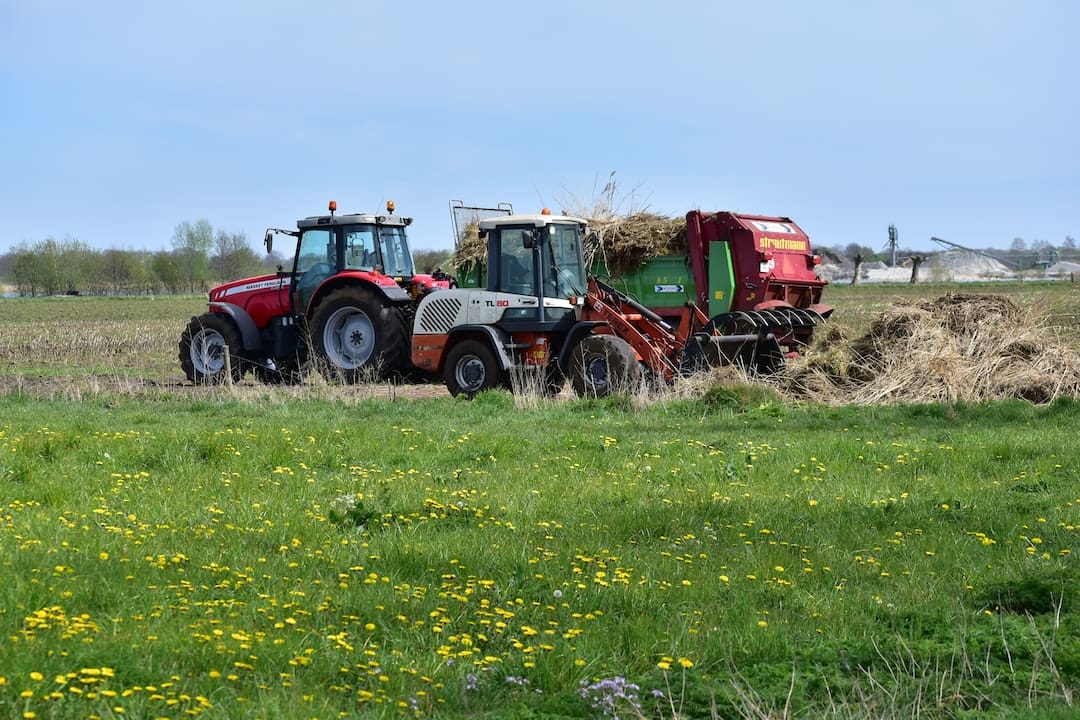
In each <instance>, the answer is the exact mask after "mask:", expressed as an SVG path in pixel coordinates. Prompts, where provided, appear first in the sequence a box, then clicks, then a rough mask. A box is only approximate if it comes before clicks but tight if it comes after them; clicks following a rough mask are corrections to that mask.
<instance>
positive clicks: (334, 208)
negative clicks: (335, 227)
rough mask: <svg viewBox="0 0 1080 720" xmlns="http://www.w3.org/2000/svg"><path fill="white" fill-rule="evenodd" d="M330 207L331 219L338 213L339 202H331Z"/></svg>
mask: <svg viewBox="0 0 1080 720" xmlns="http://www.w3.org/2000/svg"><path fill="white" fill-rule="evenodd" d="M328 207H329V208H330V217H333V216H334V213H335V212H337V200H331V201H330V205H328Z"/></svg>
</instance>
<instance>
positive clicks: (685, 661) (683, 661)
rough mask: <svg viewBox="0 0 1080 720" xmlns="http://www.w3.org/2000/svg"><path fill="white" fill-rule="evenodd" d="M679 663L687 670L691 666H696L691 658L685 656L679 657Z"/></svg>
mask: <svg viewBox="0 0 1080 720" xmlns="http://www.w3.org/2000/svg"><path fill="white" fill-rule="evenodd" d="M679 664H680V665H682V666H683V668H684V669H686V670H689V669H690V668H692V667H694V661H693V660H691V659H690V658H684V657H681V658H679Z"/></svg>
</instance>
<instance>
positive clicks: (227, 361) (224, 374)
mask: <svg viewBox="0 0 1080 720" xmlns="http://www.w3.org/2000/svg"><path fill="white" fill-rule="evenodd" d="M180 367H181V368H183V370H184V374H185V375H187V378H188V380H190V381H191V382H193V383H195V384H196V385H221V384H223V383H226V382H229V381H231V382H239V381H240V378H242V377H243V376H244V359H243V343H242V342H241V340H240V332H239V330H237V329H236V325H234V324H233V322H232V320H230V319H229V318H227V317H225V316H224V315H222V314H220V313H206V314H204V315H200V316H199V317H193V318H191V322H189V323H188V326H187V327H186V328H184V332H182V333H181V334H180Z"/></svg>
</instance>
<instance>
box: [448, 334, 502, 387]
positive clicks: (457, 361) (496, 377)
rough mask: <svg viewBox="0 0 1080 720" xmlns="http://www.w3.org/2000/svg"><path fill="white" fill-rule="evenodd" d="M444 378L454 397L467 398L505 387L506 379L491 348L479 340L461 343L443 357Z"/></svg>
mask: <svg viewBox="0 0 1080 720" xmlns="http://www.w3.org/2000/svg"><path fill="white" fill-rule="evenodd" d="M444 367H445V369H444V371H443V377H444V378H445V380H446V389H447V390H449V391H450V394H451V395H453V396H454V397H457V396H458V395H465V396H466V397H468V398H470V399H471V398H473V397H476V394H477V393H479V392H482V391H484V390H493V389H495V388H500V387H506V385H507V376H506V373H505V372H504V371H503V369H502V367H500V366H499V361H498V360H496V359H495V353H494V352H492V350H491V347H490V346H488V345H487V344H486V343H483V342H480V341H479V340H462V341H461V342H459V343H458V344H456V345H454V347H452V348H450V352H449V353H447V355H446V364H445V366H444Z"/></svg>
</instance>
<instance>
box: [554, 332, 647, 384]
mask: <svg viewBox="0 0 1080 720" xmlns="http://www.w3.org/2000/svg"><path fill="white" fill-rule="evenodd" d="M569 370H570V383H571V385H573V387H574V392H575V393H577V396H578V397H607V396H608V395H611V394H612V393H621V392H633V391H635V390H636V389H637V388H638V387H639V386H640V384H641V377H642V372H641V363H640V362H638V359H637V353H635V352H634V348H632V347H631V346H630V343H628V342H626V341H625V340H623V339H622V338H619V337H615V336H614V335H588V336H586V337H585V338H584V339H583V340H582V341H581V342H580V343H579V344H578V346H577V347H575V348H574V350H573V352H571V353H570V368H569Z"/></svg>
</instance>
